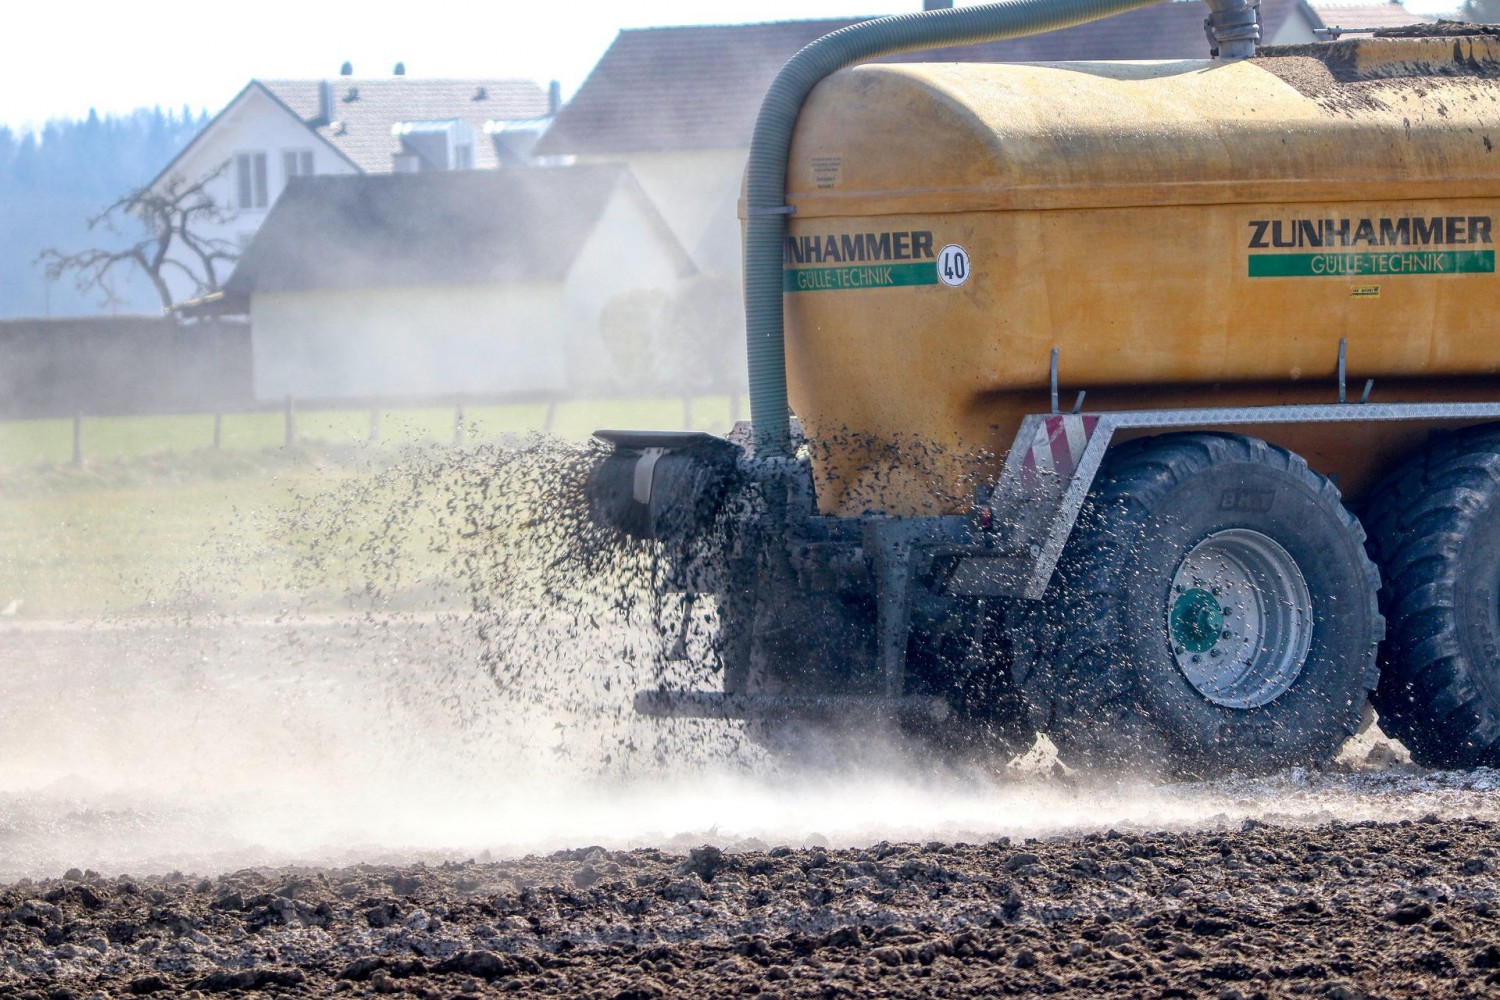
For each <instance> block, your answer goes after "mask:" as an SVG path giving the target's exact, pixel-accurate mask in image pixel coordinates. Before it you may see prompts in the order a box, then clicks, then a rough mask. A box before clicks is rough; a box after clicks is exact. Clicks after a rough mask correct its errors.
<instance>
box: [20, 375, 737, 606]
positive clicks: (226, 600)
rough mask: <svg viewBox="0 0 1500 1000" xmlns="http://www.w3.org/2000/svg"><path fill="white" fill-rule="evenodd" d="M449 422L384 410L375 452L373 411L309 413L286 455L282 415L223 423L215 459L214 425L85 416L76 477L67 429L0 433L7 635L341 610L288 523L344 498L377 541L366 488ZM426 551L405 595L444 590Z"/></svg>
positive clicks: (373, 503)
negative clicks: (151, 619) (59, 627)
mask: <svg viewBox="0 0 1500 1000" xmlns="http://www.w3.org/2000/svg"><path fill="white" fill-rule="evenodd" d="M731 405H732V404H731V401H730V400H729V398H728V397H722V396H721V397H709V398H701V399H696V400H693V402H692V426H693V428H694V429H700V430H709V431H723V430H725V429H727V427H728V426H729V423H730V413H731ZM453 417H454V414H453V411H452V410H449V409H423V410H403V411H389V412H385V413H382V414H381V416H380V432H381V433H380V437H381V443H380V444H379V445H378V446H376V445H371V444H369V443H368V438H369V430H370V414H369V412H368V411H321V412H318V411H313V412H304V413H300V414H298V420H297V428H298V436H299V442H300V443H299V444H298V445H297V446H296V447H294V448H291V449H287V448H285V447H284V445H283V424H282V415H281V414H280V413H267V414H249V415H227V416H225V417H224V422H223V426H222V440H221V447H220V448H219V449H213V448H211V447H209V445H210V443H211V441H212V434H213V418H212V417H211V416H174V417H118V418H87V419H85V420H84V421H83V453H84V461H83V462H82V464H81V465H78V466H74V465H73V464H71V462H70V458H71V453H72V422H71V421H68V420H32V421H15V422H9V423H4V424H0V610H3V609H5V608H6V607H7V606H8V605H9V606H11V614H10V615H9V616H0V625H3V623H4V622H5V621H7V620H10V621H16V620H28V619H29V620H35V619H42V618H49V619H50V618H66V617H92V616H97V615H101V614H140V613H145V614H162V613H169V614H175V613H182V612H183V611H184V610H187V611H194V612H196V611H199V610H204V609H212V610H222V611H254V612H261V613H275V612H277V611H279V610H281V609H283V608H288V607H302V608H303V609H307V608H308V607H310V606H314V605H317V603H318V601H320V600H321V601H323V602H324V603H325V604H326V605H333V604H337V602H338V600H339V595H340V594H341V593H343V592H344V591H347V590H352V589H357V588H358V587H359V586H360V585H361V580H360V579H359V578H358V572H357V571H356V569H355V568H354V567H352V565H351V566H349V567H345V566H340V565H337V563H338V561H339V560H338V559H334V560H333V563H334V565H329V566H325V567H324V568H323V572H324V574H325V578H324V579H313V580H309V579H308V578H307V575H306V571H305V569H304V568H301V567H299V566H298V557H299V555H301V554H303V553H304V552H305V551H306V543H307V539H306V538H299V537H298V533H297V530H295V529H293V530H289V529H288V524H289V515H290V514H291V512H292V511H294V510H296V509H298V508H299V504H301V506H302V507H303V508H306V507H307V506H309V500H308V498H314V500H313V503H312V506H313V507H315V508H316V507H317V500H316V498H320V497H323V498H333V499H332V500H331V501H330V503H343V504H345V505H346V506H349V507H351V508H353V509H352V510H350V511H340V512H339V516H344V515H345V514H347V515H348V516H349V517H350V518H352V522H351V524H352V529H351V530H352V532H353V534H354V535H355V536H357V535H359V533H360V532H361V531H363V530H374V527H375V525H376V523H377V522H378V521H379V520H380V519H381V518H382V517H384V516H387V515H388V510H387V504H388V503H390V504H394V503H395V502H396V500H395V499H394V498H393V499H390V500H387V499H385V498H382V496H381V495H380V493H379V491H378V490H374V491H372V490H370V489H367V488H366V486H365V484H368V483H372V482H376V481H378V478H379V477H380V475H381V473H382V472H383V471H384V470H385V469H388V468H389V467H390V466H391V465H392V464H394V463H397V462H400V461H403V460H409V459H410V457H411V455H412V454H413V449H414V448H415V449H416V450H417V452H419V453H420V452H421V451H422V450H423V448H422V446H424V445H431V446H434V447H437V448H438V449H439V451H438V452H435V454H442V453H445V450H446V449H448V448H450V447H451V442H452V439H453ZM545 420H546V408H545V406H542V405H538V406H508V407H476V408H473V409H470V410H466V412H465V442H466V443H479V442H484V441H491V440H496V439H501V438H504V437H505V436H507V435H509V436H515V435H529V434H535V433H538V432H540V430H541V428H542V427H543V425H544V422H545ZM683 423H684V407H683V403H682V401H681V400H680V399H655V400H652V399H645V400H631V401H625V402H618V401H606V402H593V403H589V402H576V403H568V404H563V405H561V406H559V407H558V408H557V410H556V412H555V413H554V415H553V422H552V428H553V433H554V435H556V436H559V437H564V438H571V439H575V440H582V439H584V438H586V437H587V436H588V434H589V432H590V431H592V430H594V429H595V428H598V427H609V426H614V427H632V428H659V429H681V428H682V426H683ZM445 488H446V487H444V486H443V485H442V484H441V483H439V482H434V483H432V484H429V485H427V486H424V489H426V490H427V491H428V492H441V491H442V490H443V489H445ZM342 496H353V497H356V498H357V499H356V500H354V501H345V500H342V499H339V498H340V497H342ZM439 499H440V498H439ZM324 506H325V507H327V506H329V504H324ZM424 544H426V543H412V545H411V548H412V550H413V552H414V553H415V555H414V559H415V560H416V562H415V564H414V565H413V566H412V567H411V573H410V574H409V575H407V576H406V577H405V578H404V579H403V580H402V583H401V585H402V587H404V588H406V590H405V594H406V596H405V597H403V598H402V599H403V600H408V601H412V600H415V601H419V602H420V601H421V600H424V599H428V598H430V597H432V595H434V594H435V593H437V591H438V590H440V589H441V581H440V580H438V581H433V580H424V579H423V578H422V577H423V574H424V573H427V574H428V575H429V576H431V575H433V574H440V573H441V567H440V566H439V565H438V564H437V563H434V562H432V561H431V560H430V559H426V557H424V556H423V555H422V554H421V553H422V549H423V545H424ZM352 558H353V557H352V556H351V559H352ZM424 560H425V562H424ZM346 570H347V572H346ZM310 589H311V590H312V591H314V592H315V593H312V594H311V602H310V601H309V590H310ZM413 595H415V596H413ZM424 595H425V596H424ZM17 601H19V602H20V603H19V604H18V605H16V604H14V602H17Z"/></svg>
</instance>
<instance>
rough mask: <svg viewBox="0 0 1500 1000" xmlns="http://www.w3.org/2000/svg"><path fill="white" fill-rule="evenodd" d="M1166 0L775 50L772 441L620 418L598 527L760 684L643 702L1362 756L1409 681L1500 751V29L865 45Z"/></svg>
mask: <svg viewBox="0 0 1500 1000" xmlns="http://www.w3.org/2000/svg"><path fill="white" fill-rule="evenodd" d="M1140 5H1141V3H1140V2H1138V0H1124V2H1121V0H1015V2H1010V3H1001V4H994V5H990V6H986V7H971V8H960V9H958V10H945V11H937V12H932V13H927V14H920V15H910V16H904V17H898V18H888V19H884V20H881V21H875V22H867V23H865V24H861V25H856V26H854V27H852V28H848V29H845V30H844V31H842V32H838V33H836V34H834V35H830V36H828V37H827V38H824V39H822V40H820V41H819V42H816V43H814V44H813V45H812V46H809V48H808V49H806V50H804V51H803V52H802V53H800V54H799V55H798V56H797V57H795V58H794V59H793V60H792V61H791V62H790V63H788V65H787V67H786V69H784V70H783V71H782V74H781V76H780V77H779V78H778V80H777V81H776V83H775V84H774V85H773V87H772V89H771V92H770V93H769V94H768V95H767V98H766V101H765V104H764V106H763V108H762V112H761V116H760V120H759V122H758V124H757V127H756V135H755V142H754V145H753V146H752V151H751V159H750V166H749V171H748V174H747V180H746V189H745V201H744V205H743V213H744V217H745V222H746V303H747V335H748V344H749V352H750V367H751V372H750V375H751V396H752V417H753V421H752V423H753V426H752V429H751V432H750V433H749V434H748V435H740V436H738V437H737V439H735V440H724V439H717V438H712V437H709V436H707V435H683V434H653V433H649V432H600V435H601V437H603V438H605V439H606V440H608V441H610V442H612V443H613V444H614V446H615V447H614V450H613V452H612V453H610V455H609V456H608V457H607V458H606V459H605V460H604V461H603V462H602V463H601V464H600V466H599V467H598V468H597V469H596V471H595V473H594V475H593V478H592V481H591V493H592V496H593V499H594V504H595V510H596V514H597V516H598V517H599V518H600V519H602V520H605V521H608V522H609V523H611V524H613V525H615V526H617V527H619V528H620V529H622V530H624V531H626V532H627V533H629V534H632V535H634V536H636V537H640V538H647V539H652V540H654V542H655V543H656V544H660V545H661V546H662V547H663V554H664V556H665V558H666V560H667V562H668V563H669V564H670V565H672V566H673V567H674V573H675V575H674V581H675V585H676V586H677V588H678V589H680V590H682V591H683V592H684V593H685V594H686V595H688V596H689V599H692V598H696V597H697V596H699V595H701V596H704V597H705V598H710V599H712V601H713V602H714V603H715V604H716V605H717V610H718V615H719V618H720V620H721V627H720V635H719V640H718V642H717V645H716V649H715V652H714V655H715V657H716V658H717V664H718V666H719V667H720V668H721V670H722V679H723V689H722V690H713V691H680V690H657V691H647V692H642V693H641V694H640V695H638V697H637V707H638V709H640V710H642V711H645V712H649V713H655V714H662V715H697V716H717V717H726V718H745V719H750V720H753V721H754V722H755V723H756V727H757V731H758V732H762V733H766V734H772V735H774V734H775V733H776V732H777V731H779V730H783V729H785V728H787V727H788V726H789V725H791V724H792V723H794V722H796V721H798V720H804V719H807V718H810V717H811V718H817V719H821V720H838V721H842V722H844V723H846V724H847V723H850V722H852V723H854V724H856V725H858V724H860V723H861V722H862V721H863V720H869V719H873V718H876V717H885V718H894V719H899V720H901V721H902V722H903V723H904V724H906V725H908V726H910V727H912V728H915V729H921V730H925V731H927V732H929V733H932V734H937V735H949V736H957V737H962V738H971V737H974V736H984V735H999V736H1002V737H1003V736H1004V735H1006V734H1011V735H1016V736H1020V737H1022V738H1024V737H1025V736H1028V735H1029V734H1030V733H1031V732H1032V731H1034V730H1040V731H1043V732H1045V733H1047V734H1048V735H1049V736H1050V737H1051V738H1052V740H1053V741H1054V742H1055V743H1056V744H1057V745H1058V746H1059V748H1060V750H1061V751H1062V754H1063V756H1064V759H1074V760H1092V761H1097V762H1105V763H1114V764H1121V765H1131V764H1152V765H1161V766H1165V767H1167V768H1169V769H1172V770H1176V771H1180V772H1184V771H1185V772H1196V773H1211V772H1215V771H1223V770H1228V769H1243V770H1251V771H1255V770H1264V769H1267V768H1272V767H1278V766H1285V765H1290V764H1304V763H1313V764H1316V763H1320V762H1323V761H1326V760H1327V759H1328V758H1329V757H1331V755H1332V754H1333V753H1335V752H1336V750H1337V748H1338V747H1339V745H1340V744H1341V743H1342V741H1343V740H1344V739H1345V738H1346V737H1347V736H1348V735H1350V734H1351V733H1352V732H1354V731H1355V729H1356V728H1357V726H1358V724H1359V720H1360V717H1361V714H1362V711H1363V709H1364V706H1365V703H1366V699H1367V696H1369V695H1371V694H1372V693H1373V700H1374V703H1375V705H1376V706H1377V708H1378V709H1379V710H1380V713H1381V716H1382V718H1383V719H1384V720H1385V721H1386V723H1387V728H1388V729H1389V730H1391V731H1392V733H1393V734H1394V735H1397V736H1399V737H1400V738H1402V739H1403V740H1405V741H1406V743H1407V744H1408V746H1410V747H1411V749H1412V750H1413V752H1414V753H1415V754H1416V755H1417V757H1418V758H1419V759H1421V760H1424V761H1427V762H1430V763H1435V764H1452V765H1472V764H1489V765H1496V764H1500V325H1497V322H1496V318H1497V317H1496V312H1497V310H1496V305H1497V302H1500V297H1497V293H1500V284H1497V281H1500V279H1497V276H1496V273H1495V243H1494V240H1495V237H1496V232H1495V220H1496V217H1497V216H1500V151H1496V149H1495V146H1496V144H1497V143H1500V36H1497V29H1494V28H1491V27H1488V26H1480V25H1456V24H1446V23H1445V24H1439V25H1423V26H1419V27H1414V28H1412V29H1405V30H1389V31H1380V32H1374V33H1370V34H1368V35H1366V36H1362V37H1350V38H1344V39H1340V40H1334V41H1330V42H1328V43H1326V44H1318V45H1308V46H1297V47H1286V48H1267V49H1259V50H1258V39H1259V18H1258V10H1257V8H1256V7H1255V6H1254V5H1253V4H1251V3H1248V2H1246V0H1211V2H1210V3H1209V5H1208V11H1207V20H1206V23H1205V28H1206V33H1207V36H1208V44H1209V46H1210V47H1211V51H1212V53H1213V54H1212V57H1211V58H1208V59H1204V60H1182V61H1175V62H1134V63H1132V62H1114V63H1107V62H1099V63H1052V64H1027V65H986V64H920V65H903V64H899V63H878V64H870V65H856V64H858V63H861V62H867V61H868V60H870V59H873V58H875V57H878V56H885V55H889V54H891V53H894V52H900V51H907V50H912V49H917V48H925V47H929V46H936V45H949V44H958V43H962V42H966V41H969V42H972V41H982V40H988V39H995V38H1005V37H1014V36H1016V35H1020V34H1026V33H1032V32H1035V31H1038V30H1049V29H1051V28H1056V27H1062V26H1066V25H1069V24H1076V23H1079V22H1081V21H1084V20H1089V19H1093V18H1096V17H1101V16H1106V15H1108V14H1111V13H1117V12H1119V11H1121V10H1124V9H1128V8H1130V7H1134V6H1140ZM793 413H794V414H795V418H796V422H795V423H794V422H793V420H792V419H791V417H790V414H793ZM799 425H800V428H799ZM732 437H733V436H732ZM1341 491H1342V492H1341ZM1346 503H1347V504H1348V506H1347V507H1346V506H1345V505H1346Z"/></svg>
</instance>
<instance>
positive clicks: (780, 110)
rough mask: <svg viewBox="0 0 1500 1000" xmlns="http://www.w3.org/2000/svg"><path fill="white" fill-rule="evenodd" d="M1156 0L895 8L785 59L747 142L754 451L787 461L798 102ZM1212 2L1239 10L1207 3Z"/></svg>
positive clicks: (1234, 2)
mask: <svg viewBox="0 0 1500 1000" xmlns="http://www.w3.org/2000/svg"><path fill="white" fill-rule="evenodd" d="M1156 2H1158V0H1007V2H1004V3H994V4H985V5H984V6H982V7H960V8H951V9H947V10H935V11H928V12H925V13H921V14H901V15H897V16H895V17H883V18H880V19H879V20H875V21H865V22H863V23H861V24H855V25H851V26H849V27H847V28H843V29H841V30H839V31H835V32H833V33H832V34H830V35H825V36H824V37H822V38H820V39H818V40H817V41H815V42H813V43H812V44H811V45H808V46H807V47H806V48H804V49H803V50H802V51H800V52H798V53H797V54H796V55H795V56H793V57H792V58H791V59H790V60H789V61H788V62H787V64H786V65H785V66H783V67H782V69H781V72H780V73H779V74H777V76H776V79H775V81H774V82H772V84H771V89H770V90H769V91H767V92H766V98H765V100H764V102H762V104H761V106H760V115H759V117H758V118H756V120H755V133H754V135H753V136H752V138H751V140H750V163H749V167H748V170H747V173H746V180H745V193H746V208H747V211H748V216H749V218H748V220H747V224H746V232H745V339H746V345H747V348H748V352H749V359H750V419H751V421H752V423H753V424H754V425H755V448H756V455H757V456H758V457H765V458H779V457H786V456H787V455H788V454H789V453H790V451H791V424H790V420H789V419H788V417H789V415H788V412H787V398H786V348H785V342H784V331H783V328H782V299H781V283H782V276H781V270H782V263H781V254H782V244H783V242H784V241H785V239H786V218H787V216H786V208H785V205H786V164H787V156H788V154H789V152H790V150H791V145H792V130H793V129H794V128H795V127H796V125H797V115H798V114H799V113H800V112H801V110H802V102H803V101H805V100H806V99H807V95H808V94H809V93H811V91H812V89H813V87H815V86H816V85H817V84H818V82H819V81H820V80H822V79H823V78H824V77H826V76H828V75H829V74H830V73H833V72H835V71H837V70H840V69H843V68H844V67H846V66H852V65H853V64H855V63H857V62H864V61H866V60H870V59H878V58H880V57H882V56H888V55H895V54H897V53H899V52H913V51H916V50H918V49H931V48H938V47H941V46H947V45H974V44H977V43H980V42H997V41H1001V40H1003V39H1006V38H1020V37H1023V36H1025V35H1039V34H1041V33H1043V32H1046V31H1055V30H1056V29H1058V28H1070V27H1073V26H1074V25H1078V24H1085V23H1087V22H1089V21H1097V20H1099V19H1100V18H1104V17H1109V16H1110V15H1112V14H1123V13H1124V12H1126V11H1128V10H1134V9H1135V8H1137V7H1145V6H1148V5H1150V4H1153V3H1156ZM1214 6H1216V7H1219V6H1224V7H1240V6H1248V3H1247V2H1246V0H1216V3H1215V4H1214Z"/></svg>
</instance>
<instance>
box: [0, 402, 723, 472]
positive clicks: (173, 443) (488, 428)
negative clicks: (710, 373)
mask: <svg viewBox="0 0 1500 1000" xmlns="http://www.w3.org/2000/svg"><path fill="white" fill-rule="evenodd" d="M733 408H734V402H733V400H732V399H731V398H730V397H729V396H701V397H696V398H693V399H691V400H689V401H688V403H687V404H686V405H684V401H683V400H682V399H681V398H676V397H672V398H642V399H598V400H573V401H569V402H564V403H558V404H556V405H555V406H550V407H549V404H546V403H517V404H512V405H506V406H475V407H466V408H465V409H464V413H463V416H464V428H463V430H464V438H465V440H466V441H470V442H479V441H486V440H493V439H496V438H499V437H501V436H502V435H517V434H520V435H525V434H536V433H542V432H543V431H544V430H549V427H548V425H549V409H550V410H551V413H550V433H551V434H553V435H556V436H558V437H562V438H568V439H574V440H582V439H584V438H587V437H588V436H589V434H591V433H592V432H593V431H595V430H597V429H598V428H601V427H629V428H639V429H661V430H682V429H684V428H685V427H690V429H692V430H705V431H713V432H716V433H722V432H724V431H726V430H728V429H729V427H730V425H731V424H732V423H733ZM689 411H690V412H689ZM371 423H372V420H371V411H370V410H368V409H360V410H304V411H301V412H299V413H297V415H296V429H297V438H298V440H299V441H307V442H314V443H319V444H325V445H350V444H360V443H364V442H367V441H369V439H370V430H371ZM375 423H376V425H377V427H378V431H379V439H380V441H381V443H383V444H390V445H397V446H399V445H409V444H422V443H428V442H433V443H451V442H452V441H453V424H454V409H453V408H452V407H432V408H425V409H399V410H398V409H388V410H381V411H379V413H378V416H377V418H376V421H375ZM285 428H286V425H285V418H284V416H283V414H282V413H281V412H280V411H274V412H266V413H230V414H225V415H224V417H223V422H222V424H221V427H220V447H221V448H223V449H226V450H259V449H262V448H271V447H276V446H278V445H281V444H283V443H284V441H285ZM81 437H82V452H83V455H84V457H85V459H114V458H129V457H134V456H138V455H146V454H151V453H155V452H172V453H178V454H183V453H187V452H191V451H195V450H197V449H200V448H206V447H210V446H212V444H213V440H214V418H213V415H212V414H194V415H188V416H166V417H85V418H83V422H82V434H81ZM72 455H73V421H72V420H70V419H59V420H13V421H7V422H4V423H0V470H4V469H12V468H15V467H17V466H28V465H34V464H36V463H39V462H65V461H69V460H71V458H72Z"/></svg>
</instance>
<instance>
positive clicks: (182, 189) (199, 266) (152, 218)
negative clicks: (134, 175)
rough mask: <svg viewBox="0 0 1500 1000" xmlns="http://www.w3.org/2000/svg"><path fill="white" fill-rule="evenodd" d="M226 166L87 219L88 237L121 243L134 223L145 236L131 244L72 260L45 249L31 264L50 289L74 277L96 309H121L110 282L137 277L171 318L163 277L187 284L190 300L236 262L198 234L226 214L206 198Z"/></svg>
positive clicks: (227, 247) (130, 197)
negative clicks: (128, 274)
mask: <svg viewBox="0 0 1500 1000" xmlns="http://www.w3.org/2000/svg"><path fill="white" fill-rule="evenodd" d="M228 166H229V164H228V163H227V162H226V163H225V164H223V165H222V166H220V167H219V169H217V170H215V171H213V172H212V173H209V174H206V175H205V176H203V177H200V178H198V179H197V180H195V181H188V180H186V179H185V178H182V177H175V176H174V177H169V178H168V179H167V180H166V181H165V182H163V183H162V184H160V185H158V186H156V187H155V188H141V189H140V190H138V191H133V192H131V193H130V194H127V195H125V196H124V197H122V198H120V199H118V200H117V201H115V202H114V203H113V204H111V205H110V206H109V207H108V208H106V209H104V211H102V212H100V213H99V214H98V215H96V216H94V217H93V218H91V219H89V230H90V231H91V232H99V233H102V234H109V235H112V236H125V237H127V238H128V234H127V232H126V231H125V228H126V223H127V221H128V220H134V221H135V222H136V223H138V224H139V225H140V226H141V227H143V228H144V229H145V231H146V232H145V235H144V236H142V237H141V238H140V239H138V240H136V242H134V243H132V244H130V245H128V246H124V247H119V248H116V249H110V248H107V247H95V248H93V249H89V250H81V251H79V252H77V253H63V252H62V251H61V250H58V249H56V248H48V249H46V250H43V251H42V252H41V254H40V255H39V256H38V257H37V259H36V263H38V264H42V265H43V266H44V267H45V269H46V274H47V277H48V278H49V279H50V280H52V281H56V280H57V279H59V278H61V277H62V276H63V275H64V274H68V273H73V274H75V275H76V277H75V282H76V284H77V286H78V290H79V291H81V292H90V291H96V292H99V293H100V294H101V295H102V296H103V300H102V303H101V304H103V305H106V306H110V305H114V304H116V303H118V302H119V301H120V299H119V296H118V295H117V294H115V287H114V278H115V276H116V275H117V273H118V272H119V271H120V270H121V269H124V270H125V271H131V270H136V271H140V272H141V273H143V274H144V275H145V276H146V277H147V278H148V279H149V280H150V282H151V285H152V287H153V288H155V289H156V294H157V296H158V297H159V298H160V299H161V305H162V308H163V309H164V310H171V308H172V306H173V305H174V304H175V302H174V301H173V295H172V289H171V286H170V285H169V283H168V281H167V276H168V275H169V274H172V273H177V274H181V275H184V276H186V277H187V279H188V280H189V281H190V282H191V283H192V286H193V292H192V295H191V296H190V297H192V298H197V297H199V296H201V295H207V294H209V293H210V292H216V291H218V290H219V283H220V279H221V277H222V276H224V275H226V274H227V273H228V270H229V265H233V263H234V262H235V261H236V260H237V259H239V254H238V253H237V252H236V249H235V246H234V244H232V243H230V242H228V241H227V240H220V239H215V238H212V237H209V236H206V235H204V233H203V231H202V230H203V228H204V225H205V224H206V223H216V222H222V221H224V220H226V219H228V218H229V217H230V213H229V211H228V210H227V209H225V208H224V207H223V206H221V205H219V204H218V203H217V202H216V201H214V198H213V195H212V194H210V193H209V191H208V186H209V185H210V184H211V183H213V181H214V180H216V179H217V178H218V177H219V176H220V175H221V174H223V173H224V171H225V170H226V169H227V168H228Z"/></svg>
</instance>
